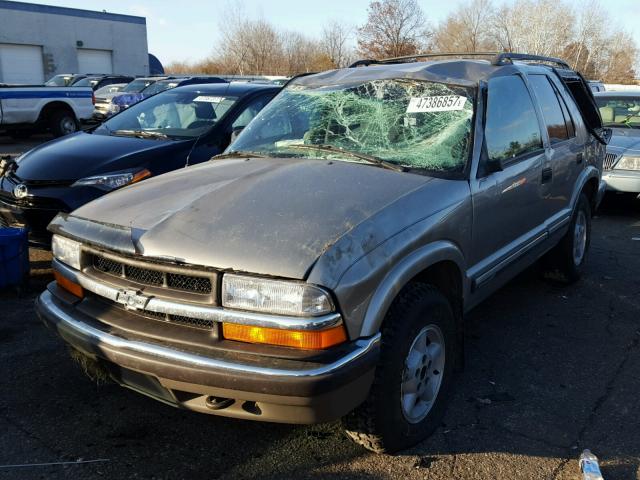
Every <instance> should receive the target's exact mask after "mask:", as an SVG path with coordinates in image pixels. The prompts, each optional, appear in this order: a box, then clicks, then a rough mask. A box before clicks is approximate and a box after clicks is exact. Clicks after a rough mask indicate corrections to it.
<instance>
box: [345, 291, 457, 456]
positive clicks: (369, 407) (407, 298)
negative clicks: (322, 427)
mask: <svg viewBox="0 0 640 480" xmlns="http://www.w3.org/2000/svg"><path fill="white" fill-rule="evenodd" d="M433 325H435V326H437V327H438V328H439V330H440V331H441V332H442V334H443V338H444V346H445V349H444V350H445V355H444V368H443V369H442V372H440V373H441V374H442V375H443V377H442V379H441V383H440V388H439V390H438V392H437V394H436V396H435V400H434V402H433V406H432V407H431V410H429V411H428V413H427V414H426V417H424V418H423V419H422V420H419V421H417V422H415V423H412V422H410V421H409V420H407V417H406V414H405V412H404V410H403V407H402V404H401V394H402V387H401V385H402V382H403V376H404V373H405V361H406V359H407V355H408V353H409V350H410V348H411V346H412V345H413V342H414V339H416V338H417V337H418V336H419V334H420V332H421V331H423V329H424V328H431V327H432V326H433ZM455 332H456V327H455V316H454V313H453V310H452V308H451V304H450V303H449V301H448V300H447V299H446V297H445V296H444V295H443V294H442V293H440V291H439V290H438V289H437V288H435V287H433V286H431V285H426V284H423V283H412V284H409V285H408V286H407V287H405V288H404V289H403V291H402V292H400V294H399V295H398V297H397V298H396V300H395V301H394V302H393V304H392V305H391V308H390V309H389V312H388V313H387V316H386V318H385V320H384V323H383V327H382V344H381V352H380V361H379V363H378V366H377V367H376V374H375V379H374V382H373V386H372V387H371V391H370V392H369V397H368V398H367V400H365V402H364V403H363V404H362V405H360V406H359V407H358V408H356V409H355V410H354V411H353V412H351V413H349V414H348V415H347V416H345V417H344V418H343V419H342V423H343V426H344V428H345V431H346V434H347V436H348V437H349V438H350V439H351V440H353V441H354V442H355V443H358V444H360V445H362V446H363V447H365V448H366V449H368V450H371V451H373V452H376V453H393V452H397V451H398V450H403V449H405V448H408V447H411V446H413V445H415V444H416V443H418V442H420V441H421V440H423V439H425V438H427V437H428V436H429V435H431V434H432V433H433V431H434V430H435V429H436V428H437V427H438V426H439V425H440V424H441V421H442V417H443V416H444V413H445V410H446V407H447V402H448V398H449V394H450V390H451V385H452V381H453V376H454V363H455V359H456V349H457V345H456V333H455ZM429 364H431V362H429Z"/></svg>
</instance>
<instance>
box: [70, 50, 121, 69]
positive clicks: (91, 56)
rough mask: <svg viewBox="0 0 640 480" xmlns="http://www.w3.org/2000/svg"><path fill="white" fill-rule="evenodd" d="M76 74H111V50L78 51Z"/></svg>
mask: <svg viewBox="0 0 640 480" xmlns="http://www.w3.org/2000/svg"><path fill="white" fill-rule="evenodd" d="M78 73H113V63H112V62H111V50H90V49H88V48H81V49H78Z"/></svg>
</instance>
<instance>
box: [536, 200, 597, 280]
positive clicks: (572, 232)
mask: <svg viewBox="0 0 640 480" xmlns="http://www.w3.org/2000/svg"><path fill="white" fill-rule="evenodd" d="M579 219H580V221H581V222H584V223H585V225H584V228H585V240H584V250H583V252H582V255H581V256H580V258H579V259H576V256H575V255H574V247H575V246H576V242H577V241H578V236H577V235H576V226H577V225H578V221H579ZM590 244H591V204H590V203H589V199H588V198H587V196H586V195H585V194H584V193H582V194H580V198H578V203H577V204H576V208H575V209H574V211H573V215H572V217H571V222H570V223H569V229H568V230H567V233H566V234H565V236H564V237H562V240H560V242H559V243H558V245H556V246H555V247H554V248H553V249H552V250H551V251H550V252H549V253H548V254H547V255H546V257H545V258H544V260H543V266H544V269H545V275H546V276H547V277H548V278H551V279H553V280H559V281H560V282H562V283H567V284H569V283H574V282H576V281H578V280H579V279H580V277H581V276H582V270H583V267H584V264H585V261H586V258H587V253H588V252H589V245H590Z"/></svg>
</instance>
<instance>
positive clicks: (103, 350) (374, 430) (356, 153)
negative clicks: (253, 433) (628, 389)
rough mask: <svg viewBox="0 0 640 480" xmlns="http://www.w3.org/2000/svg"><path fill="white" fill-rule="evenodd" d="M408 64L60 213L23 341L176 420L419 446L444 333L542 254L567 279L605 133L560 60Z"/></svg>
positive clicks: (449, 362) (299, 99) (334, 75)
mask: <svg viewBox="0 0 640 480" xmlns="http://www.w3.org/2000/svg"><path fill="white" fill-rule="evenodd" d="M420 60H422V59H420ZM427 60H428V61H417V59H416V58H411V59H409V58H403V59H391V60H386V61H364V62H357V64H355V65H354V66H353V67H352V68H346V69H342V70H334V71H329V72H324V73H320V74H314V75H307V76H301V77H298V78H296V79H294V80H293V81H291V82H290V83H289V84H288V85H287V86H286V88H284V90H283V91H282V92H281V93H280V94H279V95H278V96H277V97H276V98H275V99H274V100H273V101H272V102H271V103H270V104H269V105H268V106H267V107H266V108H265V109H264V110H263V111H262V112H261V113H260V114H259V115H258V116H257V117H256V118H255V119H254V120H253V121H252V122H251V123H250V124H249V125H248V126H247V127H246V128H245V129H244V131H242V132H241V133H240V134H239V136H238V137H237V139H236V141H235V142H234V143H233V144H232V146H231V147H230V149H228V150H227V152H226V153H225V154H223V155H220V156H218V157H215V158H214V159H212V160H211V161H210V162H207V163H206V164H202V165H198V166H194V167H189V168H186V169H182V170H180V171H176V172H173V173H169V174H166V175H162V176H159V177H156V178H152V179H150V180H146V181H145V182H142V183H141V184H139V185H135V186H131V187H126V188H123V189H122V190H119V191H116V192H114V193H112V194H110V195H107V196H105V197H103V198H101V199H100V200H98V201H95V202H93V203H89V204H87V205H85V206H83V207H82V208H80V209H78V210H76V211H75V212H73V213H71V214H60V215H59V216H58V217H56V219H55V220H54V221H53V222H52V223H51V225H50V227H49V228H50V230H51V231H52V232H53V233H54V237H53V245H52V247H53V248H52V250H53V254H54V257H55V258H54V261H53V266H54V271H55V276H56V281H55V282H53V283H51V284H50V285H49V286H48V288H47V290H46V291H45V292H44V293H42V295H41V296H40V297H39V299H38V300H37V310H38V312H39V314H40V316H41V317H42V319H43V320H44V322H45V323H46V324H47V325H48V326H49V327H50V328H52V329H53V330H55V331H57V333H58V334H59V335H60V336H61V337H62V338H63V339H64V340H65V341H66V342H67V343H68V344H69V345H70V346H71V347H72V351H73V352H74V356H75V357H76V358H78V359H79V360H80V361H81V362H82V364H83V366H84V368H85V370H86V371H88V372H89V373H90V374H91V375H93V376H97V377H100V378H104V377H110V378H112V379H114V380H115V381H117V382H118V383H120V384H122V385H124V386H126V387H129V388H131V389H133V390H136V391H138V392H140V393H143V394H145V395H148V396H150V397H153V398H155V399H157V400H160V401H162V402H165V403H168V404H171V405H174V406H178V407H181V408H186V409H190V410H195V411H199V412H204V413H212V414H216V415H223V416H229V417H237V418H243V419H251V420H261V421H272V422H287V423H314V422H323V421H329V420H333V419H336V418H339V417H343V422H344V425H345V429H346V431H347V434H348V435H349V436H350V437H351V438H352V439H353V440H355V441H356V442H358V443H360V444H362V445H363V446H365V447H366V448H368V449H370V450H373V451H376V452H383V451H386V452H394V451H397V450H400V449H403V448H406V447H408V446H410V445H412V444H415V443H416V442H418V441H420V440H422V439H424V438H425V437H426V436H428V435H429V434H430V433H431V432H432V431H433V430H434V429H435V428H436V427H437V426H438V424H439V422H440V420H441V418H442V416H443V413H444V410H445V407H446V404H447V397H448V395H449V392H450V390H451V386H452V381H453V376H454V371H455V369H456V366H460V365H461V361H462V357H463V348H462V340H463V333H464V322H463V318H464V314H465V313H466V312H468V311H469V310H470V309H471V308H473V307H474V306H475V305H477V304H478V303H479V302H480V301H481V300H483V299H484V298H486V297H487V296H488V295H490V294H491V293H493V292H495V291H496V289H498V288H500V287H501V286H502V285H504V284H505V282H507V281H508V280H509V279H511V278H512V277H513V276H514V275H516V274H517V273H518V272H520V271H522V270H523V269H524V268H526V267H527V266H529V265H531V264H533V263H534V262H536V261H537V260H538V259H541V258H543V257H544V259H543V260H544V263H545V264H546V266H547V267H548V268H549V269H551V270H553V271H555V272H556V276H559V277H562V278H563V279H565V280H567V281H573V280H576V279H577V278H578V277H579V275H580V270H581V268H582V266H583V264H584V261H585V258H586V255H587V251H588V248H589V239H590V227H591V216H592V213H593V212H594V210H595V209H596V207H597V205H598V202H599V199H600V198H601V196H602V192H603V189H604V184H603V183H602V181H601V165H602V161H603V156H604V151H605V145H604V144H605V143H606V138H605V137H606V136H607V131H606V130H603V129H602V125H601V121H600V116H599V114H598V110H597V108H596V106H595V103H594V99H593V95H592V94H591V89H590V88H589V85H588V84H587V82H586V81H585V80H584V79H583V78H582V77H581V76H580V75H579V74H578V73H576V72H575V71H572V70H571V69H570V68H569V67H568V66H567V65H566V64H565V63H564V62H562V61H561V60H557V59H550V58H545V57H535V56H530V55H522V54H500V55H497V56H496V57H495V58H493V59H492V60H491V61H487V60H481V59H469V58H467V59H446V60H437V61H434V60H432V59H427ZM236 133H237V132H236Z"/></svg>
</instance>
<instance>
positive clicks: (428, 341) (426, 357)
mask: <svg viewBox="0 0 640 480" xmlns="http://www.w3.org/2000/svg"><path fill="white" fill-rule="evenodd" d="M444 362H445V344H444V335H443V334H442V330H440V328H439V327H437V326H436V325H427V326H426V327H424V328H423V329H422V330H420V332H419V333H418V335H417V336H416V338H415V339H414V340H413V343H412V344H411V347H410V348H409V353H408V354H407V358H406V359H405V362H404V372H403V374H402V385H401V388H400V402H401V404H402V413H403V414H404V417H405V418H406V419H407V421H408V422H410V423H418V422H420V421H422V420H423V419H424V418H425V417H426V416H427V414H428V413H429V412H430V411H431V408H433V404H434V403H435V401H436V398H437V396H438V391H439V390H440V385H441V384H442V376H443V375H444Z"/></svg>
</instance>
